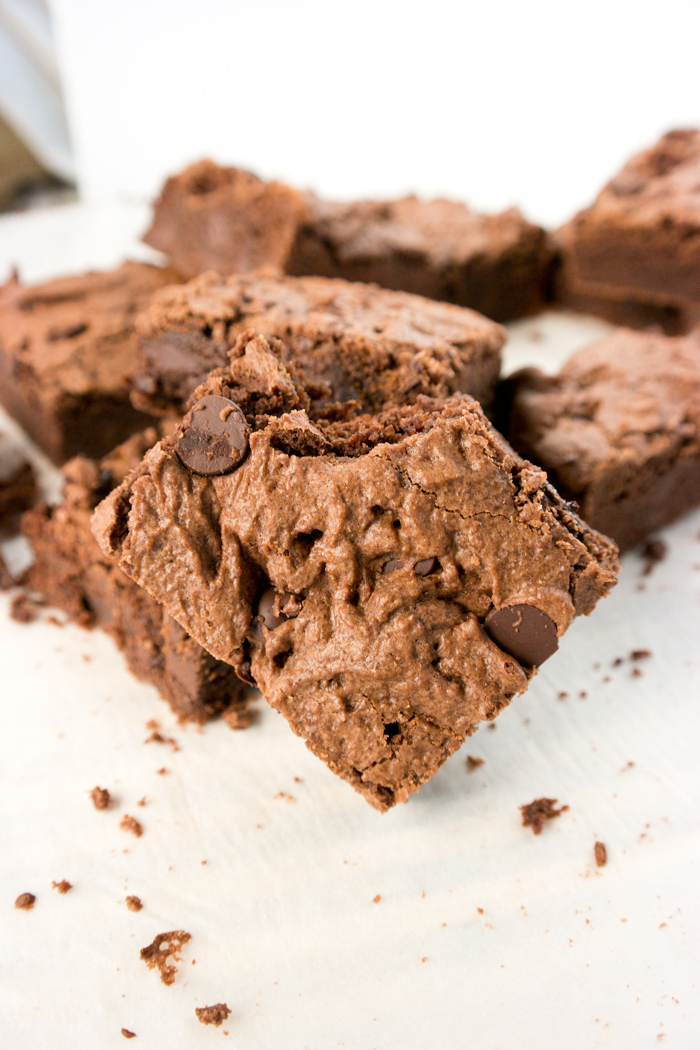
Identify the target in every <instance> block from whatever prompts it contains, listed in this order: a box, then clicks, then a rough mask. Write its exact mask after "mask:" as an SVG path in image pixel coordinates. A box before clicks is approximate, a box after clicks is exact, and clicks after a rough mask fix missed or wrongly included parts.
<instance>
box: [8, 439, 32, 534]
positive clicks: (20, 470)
mask: <svg viewBox="0 0 700 1050" xmlns="http://www.w3.org/2000/svg"><path fill="white" fill-rule="evenodd" d="M36 498H37V487H36V477H35V475H34V468H33V467H32V465H31V463H30V462H29V460H28V459H27V457H26V456H25V455H24V453H23V452H22V450H21V449H20V448H19V446H18V445H17V444H16V443H15V442H14V441H12V440H11V439H10V438H9V437H8V435H7V434H3V433H0V535H2V534H3V533H11V532H15V531H16V529H17V527H18V525H19V518H20V515H21V513H22V511H25V510H27V509H28V508H29V507H31V505H32V504H33V503H34V501H35V499H36Z"/></svg>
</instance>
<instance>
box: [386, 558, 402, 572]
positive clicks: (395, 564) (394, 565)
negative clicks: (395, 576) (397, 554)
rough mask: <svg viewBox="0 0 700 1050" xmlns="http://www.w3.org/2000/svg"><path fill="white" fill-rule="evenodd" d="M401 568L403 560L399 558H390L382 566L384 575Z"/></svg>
mask: <svg viewBox="0 0 700 1050" xmlns="http://www.w3.org/2000/svg"><path fill="white" fill-rule="evenodd" d="M400 568H401V562H400V561H399V560H398V559H397V558H389V561H385V562H384V565H383V566H382V576H388V575H389V573H391V572H396V570H397V569H400Z"/></svg>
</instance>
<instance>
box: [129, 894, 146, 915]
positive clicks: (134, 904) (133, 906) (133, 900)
mask: <svg viewBox="0 0 700 1050" xmlns="http://www.w3.org/2000/svg"><path fill="white" fill-rule="evenodd" d="M126 906H127V908H128V909H129V911H141V909H142V908H143V904H142V902H141V898H140V897H133V896H131V897H127V898H126Z"/></svg>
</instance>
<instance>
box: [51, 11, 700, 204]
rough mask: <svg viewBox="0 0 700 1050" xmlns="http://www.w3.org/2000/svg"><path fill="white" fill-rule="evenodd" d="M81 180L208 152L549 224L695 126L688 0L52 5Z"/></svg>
mask: <svg viewBox="0 0 700 1050" xmlns="http://www.w3.org/2000/svg"><path fill="white" fill-rule="evenodd" d="M51 6H52V10H53V12H54V17H55V20H56V29H57V35H58V44H59V57H60V60H61V68H62V72H63V76H64V82H65V89H66V97H67V103H68V107H69V117H70V124H71V128H72V133H73V141H74V145H75V149H76V151H77V170H78V175H79V180H80V185H81V187H82V189H83V191H84V192H85V193H86V194H87V195H88V196H89V197H90V198H101V197H104V196H110V195H112V194H115V193H126V194H134V195H137V196H142V195H146V196H152V195H153V194H154V193H155V192H156V190H157V189H158V187H159V185H160V183H161V181H162V180H163V178H164V177H165V176H166V175H167V174H170V173H172V172H173V171H176V170H178V169H179V168H181V167H182V166H183V165H184V164H186V163H187V162H189V161H192V160H195V159H198V158H199V157H201V156H204V155H209V156H212V157H213V158H214V159H215V160H218V161H220V162H224V163H234V164H240V165H243V166H246V167H249V168H251V169H253V170H255V171H257V172H258V173H259V174H261V175H263V176H265V177H271V176H276V177H280V178H282V179H284V180H287V181H290V182H292V183H293V184H295V185H298V186H311V187H314V188H316V189H317V190H319V191H320V192H322V193H323V194H325V195H327V196H338V197H343V198H352V197H356V196H363V195H365V196H366V195H373V194H376V195H379V196H392V195H397V194H400V193H404V192H407V191H411V190H416V191H418V192H419V193H422V194H447V195H451V196H453V197H455V198H457V199H465V200H468V201H469V202H471V203H473V204H474V205H476V206H477V207H479V208H483V209H486V210H489V209H490V210H497V209H501V208H503V207H506V206H508V205H510V204H513V203H516V204H520V205H521V206H522V207H523V209H524V210H525V212H526V214H527V215H528V216H529V217H531V218H533V219H535V220H538V221H540V222H543V223H545V224H548V225H557V224H559V223H560V222H562V221H564V220H566V219H567V218H568V217H569V216H570V215H571V213H572V212H573V211H574V210H576V209H577V208H578V207H581V206H583V205H585V204H587V203H588V202H589V201H590V200H591V198H592V197H593V196H594V194H595V193H596V192H597V190H598V189H599V188H600V186H601V184H602V183H603V182H604V181H605V180H606V179H607V178H608V177H609V176H610V175H612V174H613V173H614V172H615V170H616V169H617V168H618V167H619V166H620V164H621V163H622V162H623V160H624V159H625V158H626V157H627V156H629V155H630V154H631V153H633V152H635V151H636V150H637V149H639V148H641V147H643V146H645V145H647V144H650V143H651V142H653V141H654V140H655V139H656V138H657V137H658V136H659V134H661V133H662V132H664V131H666V130H668V129H669V128H670V127H673V126H684V125H697V124H698V123H700V60H699V58H698V41H700V3H698V0H664V2H663V3H659V2H658V0H637V2H632V0H624V2H622V0H568V2H567V0H530V2H525V0H491V2H481V3H473V2H469V0H465V2H455V0H430V2H416V0H401V2H400V0H354V2H353V3H342V4H341V3H334V2H332V0H299V2H296V3H294V2H292V0H255V2H253V0H198V2H197V3H192V2H191V0H169V2H168V3H167V4H166V3H164V2H163V0H119V2H113V3H112V2H105V0H52V3H51Z"/></svg>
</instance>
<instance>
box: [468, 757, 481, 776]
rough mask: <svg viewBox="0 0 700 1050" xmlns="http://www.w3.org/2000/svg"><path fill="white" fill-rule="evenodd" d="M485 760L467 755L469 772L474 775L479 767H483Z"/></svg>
mask: <svg viewBox="0 0 700 1050" xmlns="http://www.w3.org/2000/svg"><path fill="white" fill-rule="evenodd" d="M483 764H484V760H483V758H476V757H475V756H474V755H467V772H468V773H473V772H474V770H475V769H478V768H479V766H483Z"/></svg>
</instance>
